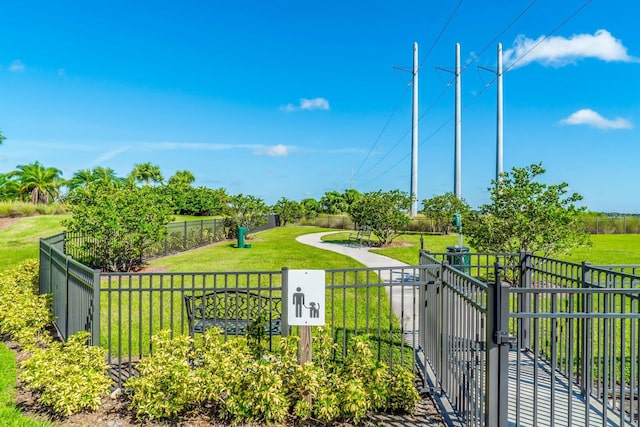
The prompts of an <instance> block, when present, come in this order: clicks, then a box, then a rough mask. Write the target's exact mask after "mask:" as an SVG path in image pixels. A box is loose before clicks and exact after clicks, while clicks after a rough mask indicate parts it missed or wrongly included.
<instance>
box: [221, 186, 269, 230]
mask: <svg viewBox="0 0 640 427" xmlns="http://www.w3.org/2000/svg"><path fill="white" fill-rule="evenodd" d="M269 211H270V209H269V206H267V204H266V203H265V202H264V200H262V199H260V198H258V197H255V196H249V195H248V196H245V195H243V194H238V195H237V196H233V197H231V199H230V200H229V204H228V206H227V213H228V215H229V217H228V223H227V225H228V226H229V227H230V230H229V231H230V234H231V235H232V236H233V235H235V234H234V233H235V232H236V231H237V230H236V228H237V227H238V226H240V227H246V228H247V234H248V233H249V231H248V230H250V229H251V228H255V227H259V226H261V225H263V224H266V223H267V221H268V218H269Z"/></svg>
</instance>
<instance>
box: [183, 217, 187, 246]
mask: <svg viewBox="0 0 640 427" xmlns="http://www.w3.org/2000/svg"><path fill="white" fill-rule="evenodd" d="M183 248H184V250H187V221H185V222H184V246H183Z"/></svg>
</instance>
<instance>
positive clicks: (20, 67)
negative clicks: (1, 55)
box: [9, 59, 24, 73]
mask: <svg viewBox="0 0 640 427" xmlns="http://www.w3.org/2000/svg"><path fill="white" fill-rule="evenodd" d="M9 71H13V72H14V73H19V72H21V71H24V64H23V63H22V61H20V60H19V59H16V60H15V61H13V62H12V63H11V65H10V66H9Z"/></svg>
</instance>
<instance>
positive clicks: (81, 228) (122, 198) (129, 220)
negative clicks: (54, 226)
mask: <svg viewBox="0 0 640 427" xmlns="http://www.w3.org/2000/svg"><path fill="white" fill-rule="evenodd" d="M68 203H69V209H70V210H71V212H72V213H73V216H72V217H71V218H70V219H68V220H66V221H64V225H65V226H66V227H67V232H68V233H77V234H79V235H80V236H84V237H85V238H84V239H82V240H78V239H72V240H73V241H72V242H69V243H68V244H69V245H77V246H78V249H80V251H82V252H85V253H88V254H93V256H94V258H93V259H91V260H85V262H90V263H91V264H92V265H93V266H94V267H96V268H100V269H102V270H104V271H130V270H132V269H133V268H135V267H136V266H138V265H139V264H140V263H141V259H142V255H143V253H144V251H145V250H146V249H147V248H148V247H150V246H151V245H153V244H155V243H157V242H159V241H161V240H162V239H163V238H164V236H165V232H166V225H167V224H168V223H169V222H170V221H171V219H172V217H171V209H170V207H169V205H168V203H167V202H166V200H165V198H164V197H162V195H160V194H159V193H158V192H157V191H154V189H153V188H151V187H146V186H145V187H142V188H138V187H135V186H134V185H132V184H130V185H129V186H126V187H114V186H108V185H89V186H88V187H78V188H76V189H75V190H73V191H71V192H70V193H69V196H68ZM78 242H80V243H78Z"/></svg>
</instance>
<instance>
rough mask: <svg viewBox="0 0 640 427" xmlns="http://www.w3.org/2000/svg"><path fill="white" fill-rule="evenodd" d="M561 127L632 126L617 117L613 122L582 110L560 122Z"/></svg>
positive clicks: (628, 127) (605, 127)
mask: <svg viewBox="0 0 640 427" xmlns="http://www.w3.org/2000/svg"><path fill="white" fill-rule="evenodd" d="M560 123H561V124H563V125H587V126H591V127H594V128H597V129H632V128H633V124H632V123H631V122H630V121H629V120H626V119H623V118H621V117H617V118H615V119H613V120H610V119H605V118H604V117H602V116H601V115H600V114H598V113H597V112H595V111H593V110H591V109H589V108H584V109H582V110H578V111H576V112H575V113H573V114H571V115H570V116H569V117H567V118H566V119H562V120H561V121H560Z"/></svg>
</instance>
